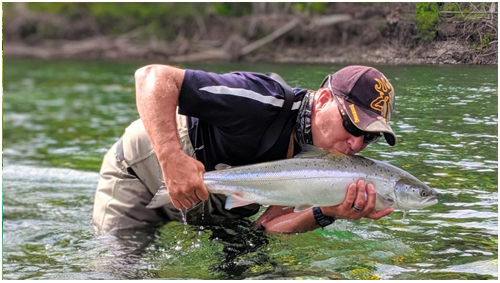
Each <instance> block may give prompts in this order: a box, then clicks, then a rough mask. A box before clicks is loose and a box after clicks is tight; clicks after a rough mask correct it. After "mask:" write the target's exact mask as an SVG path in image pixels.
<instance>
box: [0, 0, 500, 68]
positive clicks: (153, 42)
mask: <svg viewBox="0 0 500 283" xmlns="http://www.w3.org/2000/svg"><path fill="white" fill-rule="evenodd" d="M339 4H341V3H339ZM339 4H337V5H336V6H335V13H333V14H327V15H314V16H309V15H306V14H279V13H272V14H252V15H248V16H245V17H221V16H218V15H214V14H209V15H207V16H205V17H198V18H196V19H195V20H190V21H177V22H176V23H175V27H171V26H170V28H171V29H172V30H174V31H175V32H173V34H174V36H173V37H172V38H171V39H170V40H165V39H159V38H158V36H157V35H156V34H155V33H154V32H153V31H152V30H151V29H150V28H148V27H145V26H143V27H138V28H136V29H133V30H131V31H129V32H126V33H123V34H120V35H109V34H103V33H102V32H100V30H99V27H98V25H97V23H96V22H95V21H94V19H92V18H91V17H81V18H79V19H77V20H74V21H72V22H70V21H69V20H67V19H66V18H64V17H61V16H55V15H51V16H47V15H46V14H42V13H36V14H35V13H20V14H19V16H18V17H16V18H15V19H13V20H6V21H5V28H4V41H3V56H4V57H32V58H44V59H62V58H71V59H117V60H127V59H145V60H156V61H162V62H171V63H176V62H198V61H240V62H300V63H345V64H488V65H494V64H498V40H497V39H498V30H497V26H498V23H497V22H498V20H497V14H496V13H490V14H488V13H482V14H479V17H477V16H476V17H464V16H463V14H462V17H456V16H455V15H456V14H455V13H449V14H444V16H442V17H441V18H440V20H439V24H438V26H437V28H436V31H435V32H434V33H435V34H433V35H432V36H433V37H432V39H431V40H422V38H421V36H419V31H418V30H417V28H416V26H415V16H414V11H405V10H404V9H402V8H400V7H399V8H398V7H396V8H394V7H392V8H390V9H389V8H387V7H381V6H377V5H372V6H360V5H350V4H345V3H344V5H339ZM63 27H64V28H63ZM29 28H31V29H35V30H36V31H37V32H34V33H32V34H30V35H29V36H24V37H22V36H20V35H21V34H22V33H23V32H24V33H26V30H27V29H28V30H29ZM43 31H45V35H44V33H43ZM47 33H52V34H55V35H56V36H46V34H47Z"/></svg>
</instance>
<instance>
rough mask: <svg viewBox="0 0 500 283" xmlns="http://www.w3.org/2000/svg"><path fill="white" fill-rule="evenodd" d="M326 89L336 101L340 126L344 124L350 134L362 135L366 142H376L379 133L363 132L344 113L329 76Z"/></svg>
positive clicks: (379, 135)
mask: <svg viewBox="0 0 500 283" xmlns="http://www.w3.org/2000/svg"><path fill="white" fill-rule="evenodd" d="M328 89H329V90H330V91H331V92H332V95H333V97H334V98H335V100H336V101H337V107H338V108H339V112H340V116H342V126H344V129H345V130H346V131H347V132H348V133H349V134H351V135H353V136H355V137H360V136H363V142H364V143H366V144H370V143H374V142H377V141H378V140H379V139H380V137H382V135H381V134H380V133H373V132H365V131H363V130H361V129H359V128H358V127H356V126H355V125H354V124H353V123H352V121H351V119H350V118H349V115H347V113H345V111H344V108H342V106H341V105H340V101H339V99H338V98H337V95H336V94H335V92H333V89H332V85H331V83H330V80H329V77H328Z"/></svg>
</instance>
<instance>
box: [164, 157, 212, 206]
mask: <svg viewBox="0 0 500 283" xmlns="http://www.w3.org/2000/svg"><path fill="white" fill-rule="evenodd" d="M166 167H167V168H166V169H165V170H163V179H164V180H165V185H166V187H167V189H168V194H169V195H170V199H171V200H172V204H173V205H174V206H175V208H177V209H180V208H181V207H185V208H190V207H191V206H192V205H195V204H197V203H198V202H200V201H203V200H206V199H208V191H207V188H206V187H205V184H204V183H203V173H204V172H205V166H204V165H203V163H201V162H199V161H198V160H196V159H194V158H191V157H189V156H188V155H186V154H185V153H184V152H181V153H179V154H176V155H175V156H172V157H170V158H169V162H168V165H167V166H166Z"/></svg>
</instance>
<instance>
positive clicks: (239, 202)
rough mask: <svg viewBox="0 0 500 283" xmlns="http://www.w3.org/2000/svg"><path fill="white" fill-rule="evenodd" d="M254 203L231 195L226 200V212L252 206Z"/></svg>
mask: <svg viewBox="0 0 500 283" xmlns="http://www.w3.org/2000/svg"><path fill="white" fill-rule="evenodd" d="M252 203H253V202H249V201H247V200H245V199H243V198H241V197H238V196H236V195H230V196H228V197H227V198H226V205H225V206H224V208H225V209H226V210H230V209H232V208H236V207H240V206H245V205H249V204H252Z"/></svg>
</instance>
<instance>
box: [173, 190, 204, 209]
mask: <svg viewBox="0 0 500 283" xmlns="http://www.w3.org/2000/svg"><path fill="white" fill-rule="evenodd" d="M171 199H172V204H173V205H174V207H175V208H176V209H181V208H182V207H184V208H186V209H189V208H190V207H191V206H193V205H195V204H198V203H199V202H201V201H204V200H206V199H208V191H207V189H206V187H205V186H202V188H198V189H196V190H192V189H191V190H188V192H186V193H182V192H181V193H180V194H177V195H176V196H175V197H173V196H172V195H171Z"/></svg>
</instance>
